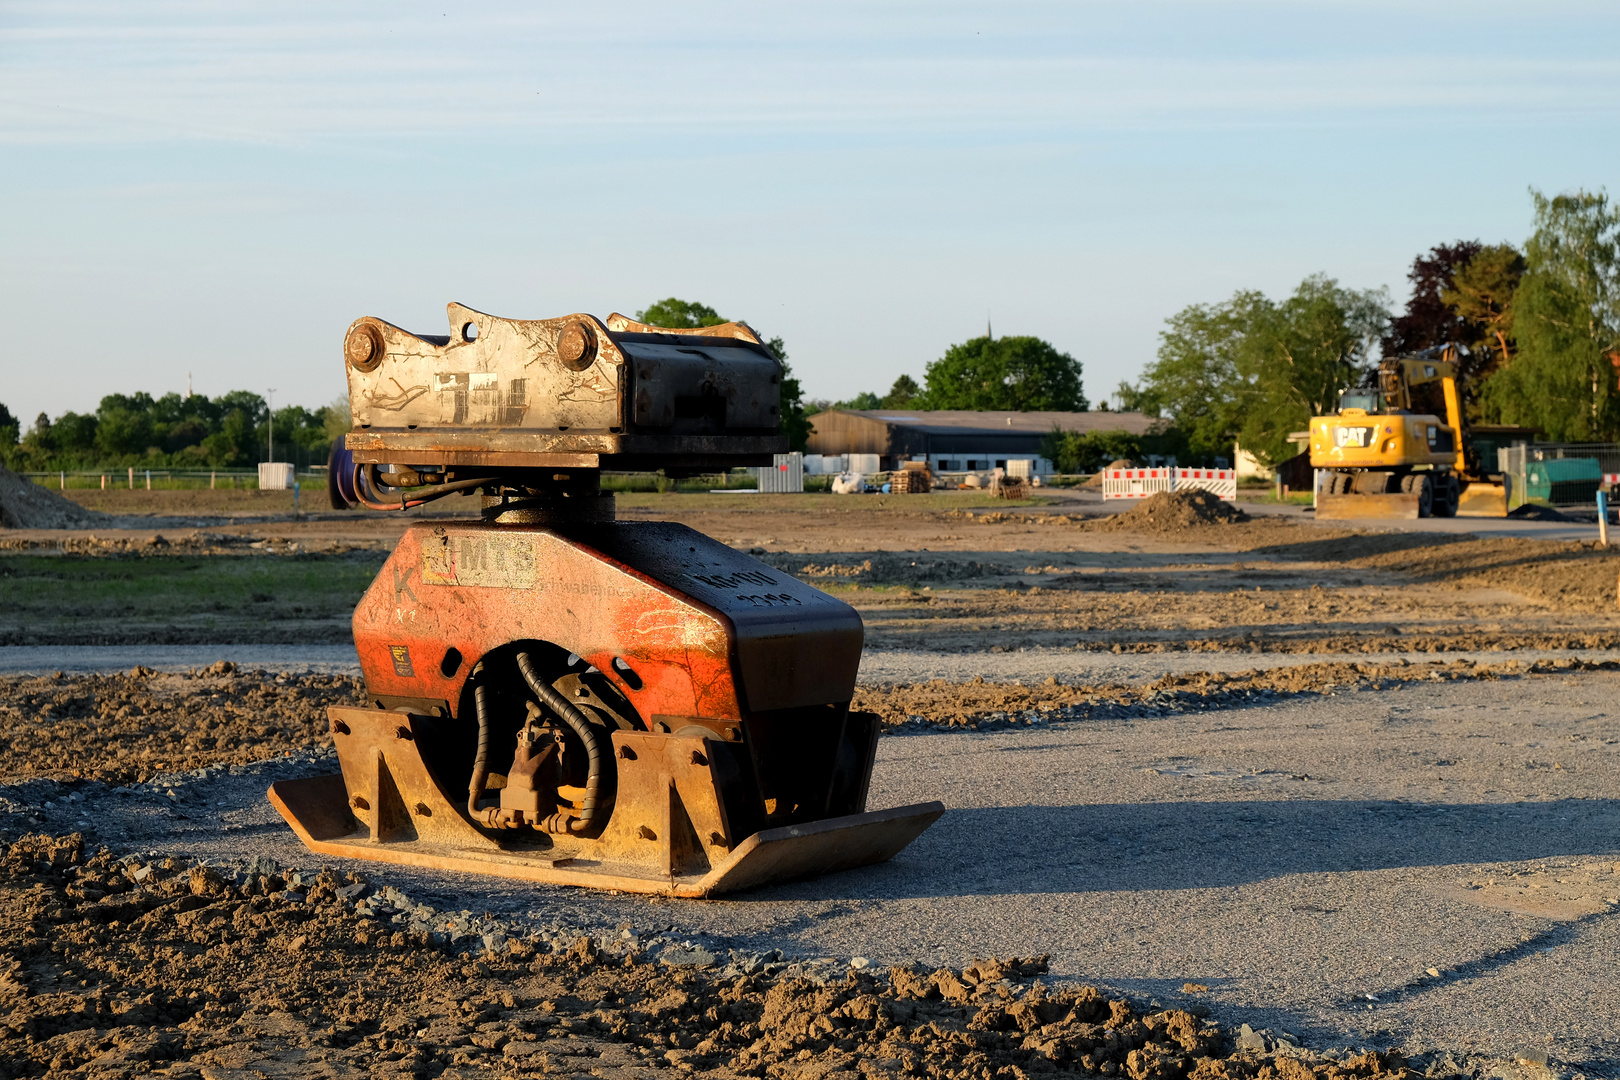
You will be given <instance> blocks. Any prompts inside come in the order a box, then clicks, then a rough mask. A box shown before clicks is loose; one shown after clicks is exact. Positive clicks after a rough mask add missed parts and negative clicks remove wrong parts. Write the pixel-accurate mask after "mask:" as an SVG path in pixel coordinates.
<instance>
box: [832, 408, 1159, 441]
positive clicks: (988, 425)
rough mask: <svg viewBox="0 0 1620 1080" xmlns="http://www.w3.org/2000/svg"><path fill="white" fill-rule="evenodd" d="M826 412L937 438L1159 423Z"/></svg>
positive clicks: (1120, 417) (1088, 417)
mask: <svg viewBox="0 0 1620 1080" xmlns="http://www.w3.org/2000/svg"><path fill="white" fill-rule="evenodd" d="M827 412H830V413H847V414H848V415H851V416H860V417H865V418H866V419H868V420H877V421H880V422H882V423H886V424H893V425H895V426H897V427H906V428H911V429H913V430H917V431H926V432H929V433H930V434H937V435H965V434H968V433H970V432H971V433H974V434H984V435H993V434H1008V433H1013V432H1016V433H1019V434H1038V435H1045V434H1046V433H1047V432H1049V431H1051V430H1052V429H1053V428H1054V427H1057V428H1061V429H1062V430H1064V431H1080V432H1086V431H1128V432H1130V433H1131V434H1132V435H1143V434H1146V433H1147V430H1148V429H1149V428H1150V427H1152V426H1153V425H1154V424H1156V423H1158V422H1159V419H1158V417H1154V416H1148V415H1146V414H1145V413H1139V412H1101V411H1099V412H977V411H968V410H965V409H938V410H929V409H828V410H827ZM816 415H817V416H821V415H825V414H824V413H817V414H816ZM813 420H814V417H812V422H813Z"/></svg>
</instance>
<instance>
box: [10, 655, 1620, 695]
mask: <svg viewBox="0 0 1620 1080" xmlns="http://www.w3.org/2000/svg"><path fill="white" fill-rule="evenodd" d="M1565 658H1575V659H1580V660H1585V661H1591V662H1603V661H1620V650H1617V649H1564V650H1557V651H1554V650H1549V649H1513V650H1492V649H1485V650H1477V651H1469V652H1447V653H1445V654H1444V659H1445V660H1446V661H1448V662H1449V661H1454V660H1467V661H1470V662H1472V663H1479V664H1500V663H1506V662H1512V661H1518V662H1519V663H1522V664H1526V665H1528V664H1533V663H1536V662H1538V661H1550V660H1559V659H1565ZM1437 659H1439V657H1437V656H1436V655H1435V654H1433V653H1427V652H1393V653H1383V652H1381V653H1376V654H1367V653H1250V652H1196V653H1192V652H1188V653H1175V652H1164V653H1124V654H1114V653H1104V652H1089V651H1085V650H1079V649H1052V648H1039V647H1036V648H1028V649H1018V650H1015V651H1012V652H1006V653H996V654H985V653H945V652H934V651H929V650H922V649H868V650H866V652H865V653H864V654H863V655H862V656H861V675H860V680H861V682H862V683H863V684H865V685H871V686H888V685H893V684H896V683H913V682H923V681H926V680H928V679H948V680H951V681H953V682H965V681H967V680H969V679H972V678H975V677H977V678H984V679H992V680H994V681H996V682H1015V681H1024V682H1029V681H1034V682H1041V681H1043V680H1045V679H1048V678H1056V679H1057V680H1058V681H1060V682H1063V683H1089V684H1093V685H1098V684H1107V683H1120V684H1132V683H1143V682H1152V681H1153V680H1155V679H1159V678H1163V677H1164V676H1166V675H1180V674H1195V673H1199V672H1217V671H1218V672H1239V671H1248V670H1251V669H1252V670H1259V671H1270V670H1272V669H1275V668H1283V667H1297V666H1301V665H1312V664H1330V663H1368V662H1374V663H1379V664H1388V663H1400V662H1403V661H1404V662H1406V663H1412V664H1420V663H1431V662H1433V661H1435V660H1437ZM220 660H228V661H230V662H232V663H234V664H235V665H236V666H237V667H239V668H243V669H253V668H264V669H267V670H270V671H276V672H288V673H296V674H307V673H318V674H332V675H359V674H360V665H359V663H358V662H357V661H356V660H355V655H354V648H353V646H350V645H128V646H125V645H117V646H112V645H78V646H52V647H33V646H22V645H11V646H4V647H0V675H24V674H26V675H48V674H50V673H52V672H55V671H64V672H68V673H70V674H71V673H90V672H106V673H111V672H121V671H128V670H129V669H130V668H133V667H137V666H142V667H149V668H152V669H153V670H155V671H164V672H180V671H190V670H192V669H195V668H204V667H208V666H209V665H211V664H213V663H215V662H217V661H220Z"/></svg>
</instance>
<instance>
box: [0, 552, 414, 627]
mask: <svg viewBox="0 0 1620 1080" xmlns="http://www.w3.org/2000/svg"><path fill="white" fill-rule="evenodd" d="M384 558H385V556H384V554H383V553H381V552H352V553H349V554H345V555H334V556H326V555H293V556H269V555H255V556H171V557H147V558H136V557H113V558H107V557H101V558H97V557H92V556H76V555H60V556H52V555H12V556H4V557H0V643H4V644H10V645H31V644H71V643H100V644H112V643H118V642H125V641H132V642H151V641H164V642H186V641H199V642H201V641H214V642H249V641H251V642H273V641H328V640H338V641H342V640H347V638H348V624H349V620H350V618H351V616H352V615H353V612H354V607H355V605H356V604H357V603H358V602H359V600H360V596H361V594H362V593H364V592H365V590H366V588H367V587H368V586H370V584H371V582H372V580H373V579H374V578H375V577H376V576H377V571H378V569H379V568H380V567H381V565H382V562H383V559H384Z"/></svg>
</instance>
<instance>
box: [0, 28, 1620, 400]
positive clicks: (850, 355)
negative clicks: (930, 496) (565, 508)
mask: <svg viewBox="0 0 1620 1080" xmlns="http://www.w3.org/2000/svg"><path fill="white" fill-rule="evenodd" d="M1617 45H1620V6H1616V5H1613V4H1595V3H1592V4H1577V3H1562V4H1560V3H1542V4H1538V5H1534V6H1532V5H1525V4H1522V3H1521V4H1511V5H1510V4H1491V3H1486V2H1474V3H1466V4H1463V3H1457V4H1452V3H1430V4H1415V3H1401V4H1396V3H1348V2H1347V3H1326V2H1325V3H1304V2H1295V3H1288V4H1281V3H1250V4H1241V3H1222V4H1216V3H1200V2H1177V3H1151V2H1146V3H1129V4H1123V3H1122V4H1088V3H1068V4H1043V3H1030V4H1019V3H1006V2H1003V3H996V4H951V3H941V2H937V0H936V2H929V3H916V4H911V3H903V4H895V3H887V4H885V3H874V2H870V0H866V2H861V3H837V2H827V3H815V4H795V5H773V4H761V3H757V2H755V3H747V4H744V3H693V4H684V5H680V6H678V7H676V6H672V5H668V4H650V3H598V4H589V5H585V4H574V5H566V6H561V5H549V4H544V3H530V4H497V3H489V4H476V3H475V4H462V5H458V6H457V8H454V9H452V8H449V7H447V6H444V5H442V4H441V5H438V6H425V5H422V4H418V3H411V2H390V3H351V4H333V3H296V2H281V3H275V4H269V3H265V4H252V3H239V4H231V5H221V4H212V3H207V2H202V0H194V2H188V3H166V2H162V0H156V2H148V3H143V4H140V5H132V4H122V3H120V4H112V3H107V4H99V3H73V2H52V3H48V4H47V3H28V2H11V0H8V2H7V3H6V4H4V5H3V6H0V317H3V323H4V327H5V339H4V344H3V345H0V401H3V402H5V403H6V404H7V405H8V406H10V407H11V409H12V411H13V412H15V413H17V414H19V415H20V416H23V417H24V418H25V421H26V420H30V419H31V418H32V417H33V415H34V414H35V413H37V412H39V411H41V410H44V411H47V412H50V413H51V414H52V415H56V414H59V413H60V412H62V411H63V410H66V409H75V410H79V411H86V410H91V409H94V407H95V404H96V402H97V401H98V400H99V399H100V397H101V395H102V394H105V393H109V392H113V391H123V392H129V391H134V390H140V389H145V390H150V391H152V392H154V393H162V392H165V391H169V390H180V391H183V390H184V389H185V386H186V379H187V375H188V373H190V375H191V377H192V381H193V385H194V386H195V388H196V390H197V391H198V392H200V393H207V394H210V395H213V394H218V393H222V392H224V391H226V390H231V389H236V388H243V389H251V390H257V391H260V392H263V391H264V390H265V389H267V388H269V387H274V388H276V400H277V401H278V402H288V401H294V402H300V403H303V404H306V405H311V406H314V405H320V404H324V403H326V402H328V401H330V400H332V399H333V398H334V397H335V396H336V395H337V394H339V393H340V392H341V390H342V386H343V372H342V361H341V355H340V344H341V340H342V335H343V331H344V329H345V328H346V327H347V326H348V324H349V323H350V322H351V321H352V320H353V319H354V318H356V317H358V316H360V315H376V316H379V317H381V318H384V319H387V320H388V321H390V322H394V323H397V324H399V325H402V326H404V327H406V328H408V329H412V330H416V331H419V332H425V333H437V332H443V331H444V327H445V325H446V324H445V315H444V304H445V303H446V302H447V301H451V300H456V301H460V302H462V303H465V304H468V305H469V306H472V307H475V308H479V309H482V310H486V311H490V312H493V313H496V314H499V315H505V316H510V317H517V318H531V317H532V318H543V317H550V316H555V315H560V314H566V313H569V312H573V311H590V312H594V313H596V314H599V315H604V316H605V315H606V314H608V313H609V312H610V311H613V310H620V311H624V312H626V313H631V312H633V311H635V310H636V309H638V308H640V307H644V306H645V305H646V304H647V303H649V302H650V301H653V300H656V299H659V298H661V297H664V296H669V295H675V296H680V297H683V298H685V299H691V300H701V301H703V302H706V303H708V304H710V305H712V306H714V307H716V308H717V309H719V310H720V311H721V312H722V313H723V314H726V315H728V316H731V317H734V318H745V319H747V320H749V321H750V322H751V323H753V324H754V326H755V327H756V328H757V329H759V330H761V331H762V332H764V333H766V334H768V335H776V334H780V335H781V336H783V337H784V338H785V339H786V341H787V345H788V351H789V354H790V359H791V362H792V364H793V366H794V368H795V370H796V371H797V372H798V374H799V375H800V376H801V378H802V380H803V382H804V385H805V389H806V391H807V393H808V394H809V395H810V396H814V397H829V398H837V397H844V396H849V395H851V394H854V393H855V392H857V391H860V390H865V389H872V390H878V391H880V392H881V391H882V390H884V389H886V388H887V386H888V385H889V383H890V382H892V381H893V379H894V378H895V376H897V375H899V374H900V373H902V372H909V373H911V374H913V375H915V376H918V377H920V376H921V375H922V372H923V369H924V367H925V366H926V364H927V363H928V362H929V361H930V360H932V359H935V358H937V357H938V356H939V355H940V353H941V352H943V351H944V349H945V348H946V347H947V346H949V345H950V344H952V343H953V342H957V341H962V340H965V339H966V338H969V337H972V336H975V335H977V334H980V333H982V332H983V328H984V325H985V320H986V316H987V315H988V316H990V317H991V318H992V319H993V320H994V325H995V330H996V333H998V334H1002V333H1009V334H1011V333H1027V334H1037V335H1039V336H1041V337H1044V338H1047V339H1048V340H1050V341H1052V342H1053V343H1054V344H1056V345H1057V346H1058V347H1059V348H1061V349H1064V350H1065V351H1068V352H1070V353H1072V354H1073V355H1074V356H1076V357H1077V358H1078V359H1080V361H1081V362H1082V364H1083V365H1084V369H1085V383H1086V389H1087V392H1088V394H1089V395H1091V396H1092V397H1093V398H1095V397H1098V396H1100V395H1103V394H1106V393H1108V392H1109V391H1111V389H1112V388H1113V387H1114V386H1115V384H1117V383H1118V382H1119V381H1120V380H1121V379H1131V378H1135V377H1136V376H1137V375H1138V374H1139V372H1140V371H1141V368H1142V366H1143V364H1144V363H1146V362H1147V361H1149V360H1150V359H1151V358H1152V356H1153V353H1154V349H1155V347H1156V344H1157V334H1158V331H1159V329H1160V328H1161V327H1162V325H1163V322H1164V319H1165V318H1166V316H1168V315H1170V314H1172V313H1173V312H1175V311H1176V310H1178V309H1180V308H1181V307H1183V306H1185V305H1187V304H1189V303H1195V302H1201V301H1213V300H1219V299H1221V298H1224V297H1226V296H1228V295H1230V294H1231V293H1232V292H1233V291H1234V290H1236V289H1238V288H1250V287H1253V288H1261V289H1264V290H1266V291H1267V292H1270V293H1273V294H1280V293H1284V292H1286V291H1288V290H1290V289H1291V288H1292V287H1293V286H1294V285H1295V284H1297V283H1298V281H1299V280H1300V279H1301V278H1303V277H1304V276H1306V275H1307V274H1310V273H1314V272H1318V271H1321V272H1326V273H1328V274H1330V275H1332V276H1334V277H1337V278H1339V279H1340V280H1341V281H1342V282H1344V283H1345V284H1346V285H1350V286H1353V287H1357V288H1365V287H1373V286H1378V285H1387V286H1389V288H1390V290H1391V292H1392V294H1393V295H1394V297H1395V299H1396V300H1397V302H1398V301H1400V300H1402V299H1404V297H1405V292H1406V289H1405V285H1406V283H1405V273H1406V269H1407V267H1408V266H1409V264H1410V262H1411V259H1412V257H1413V255H1414V254H1416V253H1417V252H1418V251H1421V250H1424V249H1427V248H1428V247H1430V246H1432V245H1433V244H1435V243H1439V242H1445V241H1451V240H1455V239H1459V238H1479V239H1483V240H1485V241H1487V242H1494V241H1499V240H1512V241H1515V242H1518V241H1521V240H1522V239H1523V237H1524V236H1525V234H1526V233H1527V231H1528V226H1529V210H1530V200H1529V197H1528V194H1527V188H1528V187H1530V186H1535V187H1538V188H1541V189H1543V190H1546V191H1549V192H1551V191H1558V190H1563V189H1566V188H1573V187H1587V188H1601V187H1604V186H1605V185H1606V184H1607V183H1608V179H1609V176H1610V175H1611V174H1612V173H1613V172H1614V169H1615V165H1616V161H1617V155H1620V123H1617V120H1620V59H1617V57H1620V49H1617V48H1616V46H1617Z"/></svg>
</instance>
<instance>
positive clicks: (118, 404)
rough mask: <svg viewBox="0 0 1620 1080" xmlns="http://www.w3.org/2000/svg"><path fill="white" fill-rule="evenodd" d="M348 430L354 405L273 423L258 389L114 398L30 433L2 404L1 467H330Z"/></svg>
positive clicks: (287, 408) (290, 409)
mask: <svg viewBox="0 0 1620 1080" xmlns="http://www.w3.org/2000/svg"><path fill="white" fill-rule="evenodd" d="M272 420H273V421H274V422H273V423H272ZM272 428H273V430H274V435H275V446H274V448H273V453H274V456H273V457H272V456H270V455H271V454H272V447H271V445H270V443H269V438H270V435H271V431H272ZM348 430H349V409H348V402H347V401H346V400H340V401H338V402H336V403H334V404H332V405H328V406H326V407H324V408H319V409H313V410H312V409H307V408H305V407H304V406H302V405H284V406H282V407H281V408H278V409H276V410H275V415H274V417H272V416H271V413H270V409H269V407H268V405H267V403H266V402H265V399H264V398H262V397H260V396H259V395H258V394H255V393H253V392H252V391H251V390H233V391H231V392H230V393H228V394H221V395H220V396H218V397H216V398H209V397H207V396H206V395H204V394H189V395H184V396H182V395H180V394H176V393H171V394H165V395H163V396H162V397H158V398H154V397H153V396H152V395H151V394H148V393H145V392H144V391H142V392H137V393H133V394H108V395H107V396H106V397H104V398H102V399H101V403H100V404H99V405H98V406H96V411H95V412H93V413H77V412H71V411H69V412H65V413H63V414H62V415H61V416H58V417H57V418H56V419H55V420H52V419H51V418H50V417H49V416H48V415H46V414H45V413H40V414H39V415H38V416H37V417H36V418H35V419H34V422H33V424H32V425H31V426H30V427H28V429H27V430H26V431H25V430H23V429H22V424H21V422H20V421H19V420H18V418H17V417H15V416H13V415H12V414H11V411H10V410H9V409H7V408H6V407H5V406H4V405H0V462H4V464H5V465H6V467H7V468H10V469H11V470H13V471H14V472H55V471H58V470H63V469H66V470H84V469H108V468H125V467H128V466H135V467H137V468H142V469H154V468H167V469H176V468H178V469H203V468H209V469H228V468H243V467H248V466H252V465H255V464H257V463H258V462H261V461H272V460H275V461H291V462H293V463H294V464H297V465H312V464H325V462H326V457H327V453H328V451H329V450H330V448H331V445H332V440H333V439H334V438H336V437H337V435H339V434H341V433H342V432H345V431H348Z"/></svg>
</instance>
